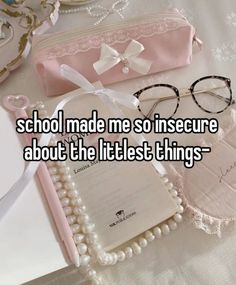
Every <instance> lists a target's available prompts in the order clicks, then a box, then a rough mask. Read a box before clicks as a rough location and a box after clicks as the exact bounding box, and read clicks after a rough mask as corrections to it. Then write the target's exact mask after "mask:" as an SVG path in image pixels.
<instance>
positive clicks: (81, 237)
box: [74, 234, 85, 244]
mask: <svg viewBox="0 0 236 285" xmlns="http://www.w3.org/2000/svg"><path fill="white" fill-rule="evenodd" d="M84 238H85V237H84V235H83V234H76V235H74V241H75V243H76V244H78V243H81V242H82V241H84Z"/></svg>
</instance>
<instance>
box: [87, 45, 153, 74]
mask: <svg viewBox="0 0 236 285" xmlns="http://www.w3.org/2000/svg"><path fill="white" fill-rule="evenodd" d="M144 49H145V48H144V46H143V45H142V44H141V43H140V42H138V41H135V40H132V41H131V42H130V43H129V45H128V47H127V48H126V50H125V52H124V53H123V54H120V53H119V52H118V51H117V50H116V49H114V48H112V47H110V46H109V45H107V44H104V43H103V44H102V46H101V55H100V59H99V60H98V61H96V62H95V63H94V64H93V67H94V69H95V71H96V72H97V74H99V75H100V74H102V73H104V72H106V71H108V70H109V69H111V68H112V67H114V66H115V65H117V64H118V63H120V62H121V63H122V64H123V68H122V71H123V73H125V74H127V73H129V70H130V69H132V70H134V71H136V72H138V73H141V74H147V73H148V72H149V70H150V68H151V65H152V62H151V61H150V60H147V59H144V58H141V57H139V55H140V53H141V52H142V51H144Z"/></svg>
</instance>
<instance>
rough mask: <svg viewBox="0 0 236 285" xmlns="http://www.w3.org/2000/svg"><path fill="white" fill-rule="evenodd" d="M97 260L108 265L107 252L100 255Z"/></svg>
mask: <svg viewBox="0 0 236 285" xmlns="http://www.w3.org/2000/svg"><path fill="white" fill-rule="evenodd" d="M97 261H98V263H99V264H101V265H107V264H108V256H107V254H101V255H98V257H97Z"/></svg>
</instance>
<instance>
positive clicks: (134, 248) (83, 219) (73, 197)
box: [31, 102, 184, 285]
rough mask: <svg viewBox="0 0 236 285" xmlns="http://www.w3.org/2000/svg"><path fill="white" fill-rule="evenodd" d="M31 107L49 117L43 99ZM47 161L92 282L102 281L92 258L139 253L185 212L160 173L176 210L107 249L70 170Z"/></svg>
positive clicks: (110, 260)
mask: <svg viewBox="0 0 236 285" xmlns="http://www.w3.org/2000/svg"><path fill="white" fill-rule="evenodd" d="M31 107H32V108H33V109H37V110H38V112H39V116H40V117H41V118H46V117H48V116H47V111H46V109H45V106H44V104H43V103H42V102H38V103H36V104H35V105H34V106H31ZM49 145H56V140H55V139H54V138H52V139H51V141H50V144H49ZM46 164H47V168H48V171H49V173H50V175H51V178H52V181H53V184H54V187H55V189H56V191H57V195H58V198H59V199H60V202H61V205H62V207H63V210H64V213H65V215H66V218H67V221H68V224H69V225H70V228H71V231H72V233H73V239H74V242H75V244H76V246H77V249H78V252H79V254H80V264H81V268H80V269H81V271H82V273H84V274H85V276H86V278H88V279H89V280H91V281H92V283H93V284H94V285H102V284H103V282H102V279H101V277H100V276H98V274H97V272H96V270H94V268H93V267H92V263H93V262H94V261H95V262H96V261H97V262H98V263H99V264H100V265H102V266H107V265H115V264H116V263H118V262H122V261H125V260H126V259H130V258H132V257H133V256H135V255H139V254H141V252H142V249H143V248H145V247H146V246H147V245H148V244H149V243H150V242H152V241H154V240H155V239H160V238H161V237H162V236H166V235H168V234H169V233H170V231H173V230H176V229H177V227H178V224H179V223H181V222H182V213H183V212H184V208H183V206H182V199H181V198H180V197H179V195H178V192H177V190H176V189H175V188H174V185H173V184H172V183H171V182H170V181H169V179H168V178H167V177H166V176H163V177H161V179H162V180H163V182H164V184H165V185H166V188H167V190H168V191H169V193H170V194H171V196H172V197H173V198H174V200H175V201H176V203H177V205H178V210H177V212H176V214H175V215H174V216H173V217H172V218H170V219H168V221H167V222H163V223H161V224H160V225H158V226H155V227H154V228H152V229H149V230H147V231H146V232H145V233H143V234H141V235H140V236H139V237H138V238H136V240H135V241H133V242H131V243H130V245H128V246H126V247H125V248H123V249H121V248H120V249H119V250H118V251H112V252H106V251H105V250H104V249H103V248H102V246H101V244H100V243H99V238H98V235H97V234H96V232H95V231H94V228H95V225H94V224H93V223H91V221H90V217H89V216H88V214H87V213H86V206H85V205H84V204H83V201H82V199H81V197H80V195H79V191H78V190H77V187H76V184H75V182H73V179H72V176H71V175H70V171H71V170H70V168H69V167H68V166H67V165H66V162H61V161H60V162H59V161H58V162H51V161H48V162H47V163H46Z"/></svg>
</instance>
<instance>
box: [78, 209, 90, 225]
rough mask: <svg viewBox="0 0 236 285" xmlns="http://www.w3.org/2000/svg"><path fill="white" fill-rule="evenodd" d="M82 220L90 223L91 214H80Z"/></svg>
mask: <svg viewBox="0 0 236 285" xmlns="http://www.w3.org/2000/svg"><path fill="white" fill-rule="evenodd" d="M80 211H81V209H80ZM83 212H84V211H82V213H83ZM82 213H81V212H80V214H82ZM80 220H81V222H82V223H88V222H89V220H90V218H89V215H87V214H83V215H81V216H80Z"/></svg>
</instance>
